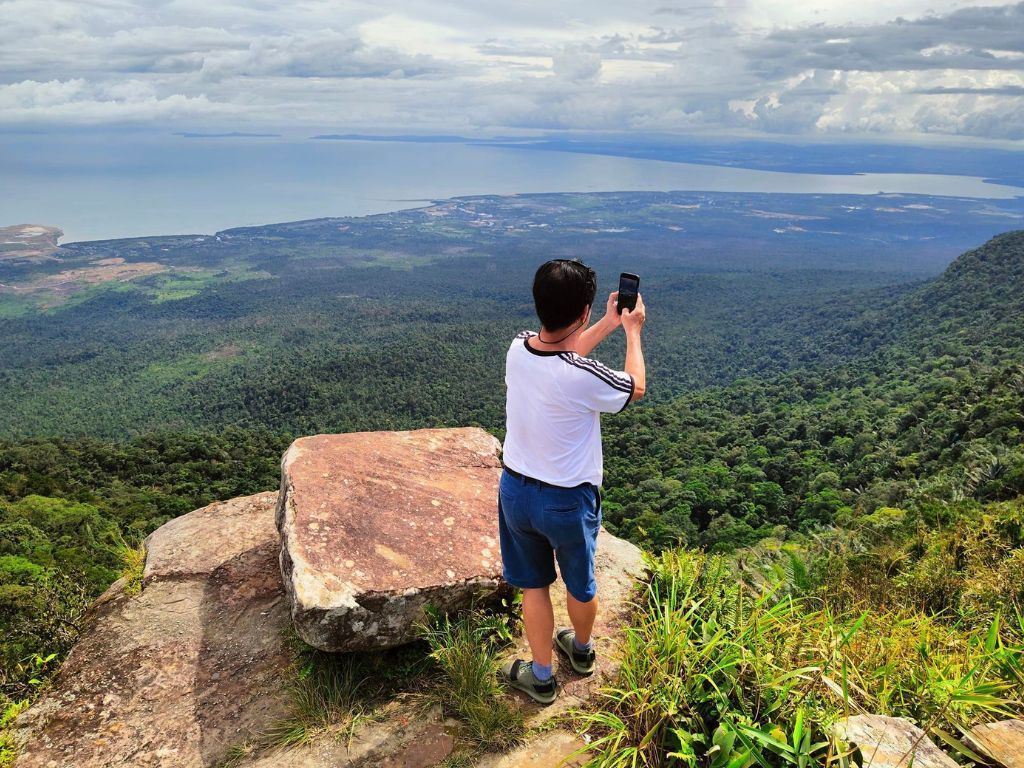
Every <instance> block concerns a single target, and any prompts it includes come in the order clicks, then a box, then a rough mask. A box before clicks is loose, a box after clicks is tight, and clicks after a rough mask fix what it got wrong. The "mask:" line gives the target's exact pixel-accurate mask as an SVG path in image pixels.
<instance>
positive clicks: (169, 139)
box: [0, 133, 1024, 242]
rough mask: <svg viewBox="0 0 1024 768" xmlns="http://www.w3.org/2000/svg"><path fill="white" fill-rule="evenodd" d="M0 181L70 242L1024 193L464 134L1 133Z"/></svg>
mask: <svg viewBox="0 0 1024 768" xmlns="http://www.w3.org/2000/svg"><path fill="white" fill-rule="evenodd" d="M0 184H2V187H3V194H2V195H0V226H2V225H6V224H20V223H36V224H52V225H54V226H58V227H61V228H62V229H63V230H64V232H65V238H64V240H63V242H70V241H72V240H90V239H101V238H112V237H135V236H140V235H158V234H186V233H196V234H208V233H212V232H215V231H217V230H221V229H227V228H229V227H235V226H246V225H254V224H268V223H272V222H279V221H294V220H298V219H310V218H316V217H320V216H351V215H365V214H370V213H382V212H385V211H392V210H397V209H399V208H410V207H414V206H417V205H424V204H426V202H428V201H430V200H435V199H440V198H446V197H452V196H456V195H480V194H511V193H517V192H518V193H526V192H606V191H618V190H649V191H658V190H700V191H715V192H787V193H832V194H874V193H876V192H902V193H908V194H926V195H944V196H955V197H985V198H1010V197H1016V196H1020V195H1024V189H1021V188H1018V187H1009V186H1001V185H997V184H987V183H985V182H984V181H983V180H981V179H979V178H975V177H969V176H943V175H932V174H927V175H926V174H865V175H859V176H852V175H851V176H827V175H817V174H804V173H778V172H771V171H755V170H745V169H738V168H725V167H718V166H707V165H690V164H684V163H670V162H663V161H657V160H636V159H630V158H618V157H607V156H598V155H583V154H576V153H566V152H546V151H545V152H539V151H534V150H524V149H514V148H497V147H484V146H473V145H463V144H424V143H403V142H369V141H316V140H310V139H285V138H268V139H237V138H236V139H232V138H224V139H212V138H211V139H206V138H203V139H197V138H183V137H180V136H172V135H166V136H154V135H142V134H130V135H125V136H111V135H109V134H88V133H87V134H83V135H77V134H74V135H62V136H54V135H43V134H40V135H30V134H22V135H15V136H12V135H4V136H0Z"/></svg>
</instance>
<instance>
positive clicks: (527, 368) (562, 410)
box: [502, 331, 635, 487]
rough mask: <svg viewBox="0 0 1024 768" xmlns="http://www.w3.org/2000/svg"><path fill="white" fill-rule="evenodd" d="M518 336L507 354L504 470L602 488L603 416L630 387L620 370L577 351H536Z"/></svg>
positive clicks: (621, 402)
mask: <svg viewBox="0 0 1024 768" xmlns="http://www.w3.org/2000/svg"><path fill="white" fill-rule="evenodd" d="M536 335H537V334H536V333H534V332H533V331H523V332H522V333H520V334H519V335H518V336H516V338H515V340H514V341H513V342H512V345H511V346H510V347H509V348H508V354H507V355H506V356H505V386H506V387H507V388H508V391H507V394H506V400H505V414H506V434H505V445H504V448H503V451H502V460H503V461H504V462H505V464H506V466H508V467H509V468H510V469H513V470H515V471H516V472H519V473H520V474H523V475H526V476H528V477H534V478H536V479H538V480H543V481H544V482H546V483H551V484H552V485H561V486H565V487H572V486H575V485H579V484H580V483H593V484H594V485H601V479H602V476H603V474H604V457H603V455H602V452H601V416H600V414H601V413H602V412H604V413H617V412H619V411H621V410H622V409H623V408H625V407H626V405H627V404H628V403H629V399H630V398H631V397H632V396H633V387H634V386H635V382H634V381H633V377H632V376H630V375H629V374H628V373H626V372H624V371H613V370H612V369H611V368H609V367H608V366H606V365H603V364H601V363H599V362H597V360H591V359H590V358H589V357H583V356H581V355H578V354H576V353H575V352H558V351H555V352H541V351H540V350H536V349H533V348H532V347H530V346H529V345H527V343H526V340H527V339H528V338H529V337H530V336H536Z"/></svg>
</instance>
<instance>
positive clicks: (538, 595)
mask: <svg viewBox="0 0 1024 768" xmlns="http://www.w3.org/2000/svg"><path fill="white" fill-rule="evenodd" d="M523 624H524V625H525V626H526V639H527V640H528V641H529V643H530V651H531V652H532V653H533V660H534V661H535V662H537V663H538V664H541V665H543V666H545V667H550V666H551V636H552V635H553V634H554V632H555V611H554V609H553V608H552V607H551V588H550V587H540V588H539V589H524V590H523ZM591 624H593V620H591Z"/></svg>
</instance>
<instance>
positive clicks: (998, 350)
mask: <svg viewBox="0 0 1024 768" xmlns="http://www.w3.org/2000/svg"><path fill="white" fill-rule="evenodd" d="M1022 316H1024V232H1011V233H1007V234H1005V235H1001V236H999V237H996V238H994V239H992V240H991V241H989V242H988V243H986V244H985V245H984V246H982V247H981V248H978V249H975V250H973V251H969V252H968V253H965V254H964V255H962V256H961V257H959V258H958V259H957V260H956V261H955V262H954V263H953V264H951V265H950V267H949V268H948V269H947V270H946V272H945V273H944V274H943V275H942V276H940V277H939V278H938V279H936V280H934V281H931V282H929V283H927V284H925V285H924V286H922V287H921V288H919V289H918V290H916V291H914V292H912V293H911V294H909V295H908V296H906V297H904V298H903V299H900V300H897V301H896V302H895V303H894V304H893V305H892V306H891V307H889V308H888V309H886V310H885V311H883V312H879V311H876V310H873V309H870V308H869V309H867V310H865V311H864V313H863V314H862V315H861V317H860V318H858V319H856V320H854V321H852V323H851V324H849V325H848V326H846V329H845V331H844V332H847V333H849V332H852V331H851V329H866V331H865V332H867V333H870V334H874V335H875V336H876V337H881V338H883V339H884V342H882V343H881V345H880V346H879V348H878V349H876V350H875V351H873V352H871V353H869V354H867V355H865V356H863V357H860V358H858V359H857V360H855V361H852V362H850V363H847V364H844V365H840V366H834V367H830V368H824V369H820V370H801V371H795V372H792V373H787V374H783V375H780V376H776V377H772V378H765V379H744V380H741V381H738V382H736V383H735V384H733V385H731V386H728V387H722V388H713V389H707V390H703V391H701V392H698V393H694V394H692V395H685V396H683V397H680V398H679V399H677V400H676V401H674V402H673V403H671V404H668V405H665V406H660V407H657V408H649V409H638V410H637V411H636V412H634V417H633V418H632V419H624V420H609V421H608V422H607V426H606V430H607V439H606V445H607V448H606V451H607V453H606V469H607V470H608V475H607V479H606V483H607V484H608V485H609V486H610V490H609V493H608V497H607V499H608V500H607V503H606V517H607V519H608V520H609V521H610V523H611V525H612V526H613V527H614V529H615V530H617V531H619V532H620V533H622V534H624V535H626V536H630V537H632V538H634V539H636V540H639V541H643V542H645V543H646V544H648V545H649V546H654V547H662V546H666V545H668V544H671V543H673V542H674V541H683V542H684V543H690V544H702V545H707V546H712V547H716V546H717V547H721V548H725V549H728V548H731V547H734V546H741V545H745V544H750V543H752V542H754V541H756V540H757V539H758V538H760V537H762V536H765V535H768V534H770V533H772V531H773V529H774V527H775V526H787V527H792V528H798V529H800V528H802V529H808V528H811V527H813V526H815V525H820V524H823V523H830V522H832V521H834V520H839V521H842V520H844V519H847V518H848V517H849V515H850V514H851V513H852V512H853V511H854V510H861V511H866V512H870V511H872V510H874V509H875V508H877V507H879V506H883V505H892V504H898V503H913V504H927V503H930V502H942V501H957V500H960V499H964V498H967V499H976V500H978V501H994V500H1000V499H1006V498H1011V497H1013V496H1015V495H1017V494H1021V493H1024V436H1022V432H1024V325H1022V324H1021V322H1020V320H1019V318H1020V317H1022Z"/></svg>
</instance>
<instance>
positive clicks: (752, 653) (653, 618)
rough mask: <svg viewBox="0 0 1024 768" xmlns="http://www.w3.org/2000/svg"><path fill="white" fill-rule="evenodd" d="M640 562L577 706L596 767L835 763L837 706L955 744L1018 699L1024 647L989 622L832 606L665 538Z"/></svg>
mask: <svg viewBox="0 0 1024 768" xmlns="http://www.w3.org/2000/svg"><path fill="white" fill-rule="evenodd" d="M650 565H651V568H652V572H653V577H652V580H651V583H650V585H649V588H648V590H647V593H646V595H645V597H644V599H643V604H642V606H641V610H640V611H639V612H638V615H637V617H636V618H635V620H634V621H633V622H632V625H631V626H630V627H629V628H628V629H627V630H626V634H625V638H624V647H623V651H622V667H621V670H620V674H619V678H618V681H617V682H616V684H615V685H614V686H611V687H609V688H607V689H605V690H604V691H603V694H602V696H603V699H602V702H601V704H600V711H597V712H593V713H590V714H587V715H585V716H584V717H583V722H584V724H585V726H586V727H587V728H588V729H590V730H592V731H593V738H592V741H591V743H590V745H589V748H588V752H589V753H590V755H589V756H590V757H591V759H592V765H594V766H598V767H600V768H622V767H624V766H630V767H631V768H638V767H640V766H666V765H693V766H697V765H700V766H710V768H745V766H749V765H755V764H756V765H760V766H763V767H765V768H774V767H775V766H791V765H795V766H800V767H801V768H803V766H810V765H824V764H832V765H843V764H844V763H847V762H848V760H849V757H850V756H849V754H848V751H847V749H846V747H845V745H843V744H841V743H838V742H837V741H836V740H835V739H833V738H831V734H832V726H833V724H834V723H835V721H836V720H837V719H839V718H841V717H844V716H847V715H849V714H855V713H859V712H876V713H880V714H891V715H901V716H909V717H912V718H914V719H915V720H917V721H918V722H919V723H921V725H922V727H924V728H925V729H926V730H927V731H929V732H930V733H931V734H933V735H935V736H936V737H938V738H940V739H941V740H943V741H944V742H945V743H947V744H951V745H953V747H954V748H956V749H960V748H961V745H960V743H959V740H958V738H957V737H956V736H955V735H954V734H957V733H959V732H960V730H961V729H962V728H965V727H967V726H968V725H970V724H972V723H974V722H977V721H978V720H980V719H985V718H989V719H993V718H995V717H1002V716H1008V715H1012V714H1020V713H1021V712H1022V711H1024V709H1022V706H1021V703H1020V693H1021V690H1022V688H1021V682H1022V678H1021V663H1022V659H1024V656H1022V653H1024V649H1022V648H1021V647H1020V646H1019V645H1008V644H1007V643H1005V642H1004V641H1003V640H1002V639H1001V637H1002V635H1001V633H1000V631H999V627H998V626H990V627H989V628H988V630H987V631H986V632H983V633H981V634H980V635H977V634H971V633H970V632H968V631H966V630H965V629H963V628H961V627H958V626H957V625H955V624H954V625H945V624H943V623H942V622H940V621H938V620H937V619H935V618H933V617H928V616H926V615H924V614H920V613H914V612H903V613H899V612H895V611H886V612H881V613H877V614H876V613H873V612H871V611H863V612H861V613H849V614H837V613H834V612H833V611H832V610H831V609H830V608H829V607H828V606H827V605H825V604H823V603H822V601H820V600H817V599H813V598H798V597H793V596H790V595H788V594H785V595H784V594H783V590H782V587H783V585H782V584H778V585H775V586H774V587H771V586H769V587H767V588H764V587H762V588H761V589H757V590H755V589H754V588H752V587H750V586H749V585H747V584H746V583H745V582H744V581H743V580H742V579H741V578H739V576H738V574H737V572H736V571H735V570H734V567H733V564H732V563H731V562H730V561H728V560H726V559H724V558H722V557H712V556H706V555H703V554H698V553H692V552H686V551H672V552H666V553H663V554H662V555H660V556H658V557H656V558H651V560H650ZM997 621H998V619H997Z"/></svg>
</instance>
